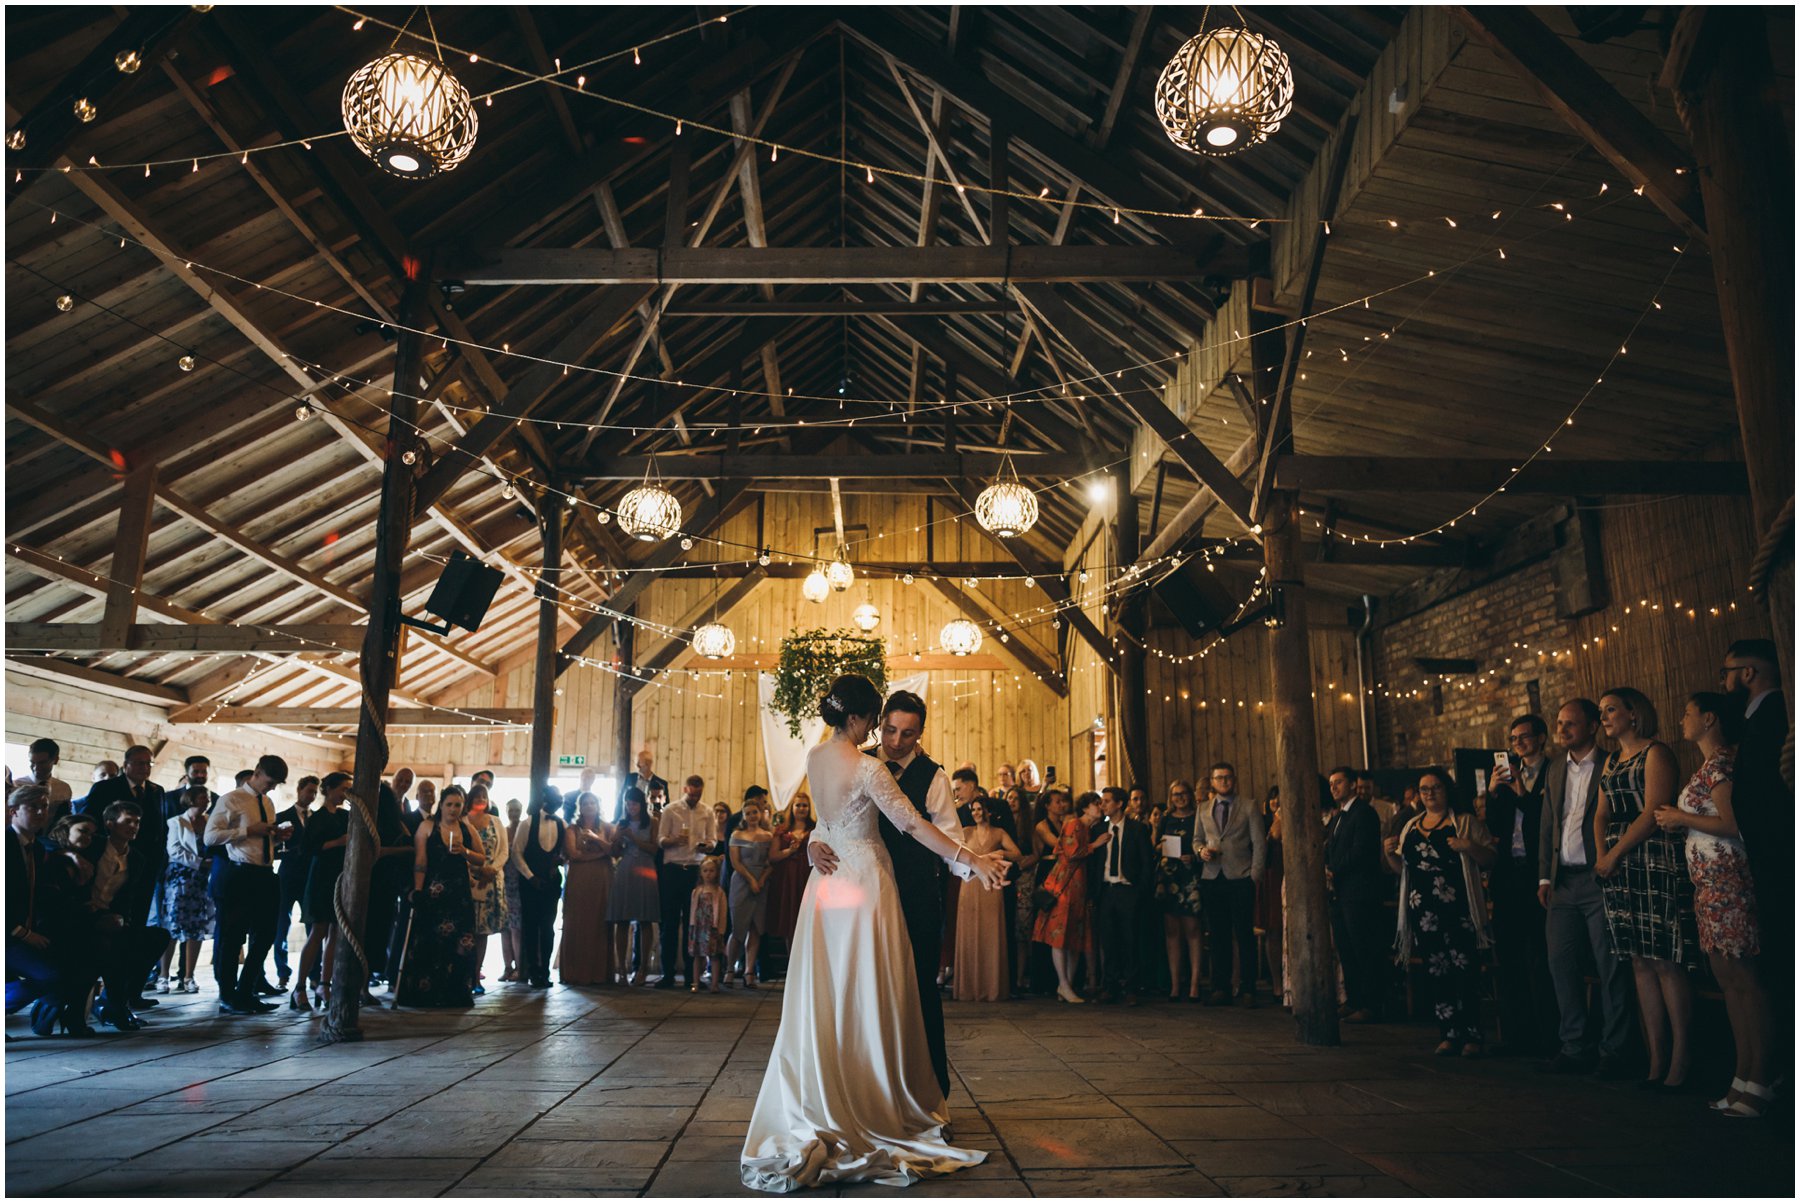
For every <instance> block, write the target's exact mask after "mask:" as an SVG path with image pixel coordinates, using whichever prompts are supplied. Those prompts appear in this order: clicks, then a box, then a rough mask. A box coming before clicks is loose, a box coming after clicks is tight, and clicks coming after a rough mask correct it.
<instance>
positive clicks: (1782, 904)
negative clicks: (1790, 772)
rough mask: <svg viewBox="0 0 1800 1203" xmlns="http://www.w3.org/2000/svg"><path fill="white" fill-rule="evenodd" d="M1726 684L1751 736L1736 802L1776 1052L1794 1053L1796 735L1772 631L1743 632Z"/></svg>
mask: <svg viewBox="0 0 1800 1203" xmlns="http://www.w3.org/2000/svg"><path fill="white" fill-rule="evenodd" d="M1719 687H1720V688H1721V689H1723V690H1724V691H1725V692H1726V693H1729V694H1731V695H1732V696H1733V697H1735V698H1737V699H1738V701H1739V702H1741V703H1743V706H1744V737H1743V739H1741V740H1739V741H1738V749H1737V758H1736V760H1735V761H1733V763H1732V773H1731V786H1732V799H1731V800H1732V810H1733V812H1734V813H1735V815H1736V817H1737V823H1738V830H1739V831H1741V832H1742V833H1743V838H1744V855H1745V856H1746V857H1748V858H1749V862H1750V876H1751V877H1752V878H1753V879H1754V880H1755V881H1756V898H1757V902H1758V907H1757V919H1758V922H1759V923H1760V925H1761V927H1762V956H1761V958H1760V960H1759V966H1760V968H1761V969H1762V974H1763V980H1764V981H1766V982H1768V983H1771V985H1775V984H1777V983H1779V986H1777V987H1776V988H1775V989H1774V990H1773V992H1772V993H1771V995H1770V998H1769V1003H1770V1005H1771V1006H1772V1007H1773V1008H1774V1014H1775V1039H1776V1048H1775V1049H1774V1059H1775V1061H1776V1062H1778V1063H1787V1062H1789V1061H1791V1060H1792V1059H1793V1055H1792V1050H1793V1033H1794V992H1793V991H1792V990H1790V989H1787V988H1786V983H1788V982H1791V981H1793V980H1794V787H1793V786H1792V785H1790V784H1789V783H1788V781H1787V778H1786V777H1784V776H1783V775H1782V768H1781V763H1782V757H1783V748H1784V747H1785V746H1786V744H1787V738H1788V704H1787V698H1786V697H1785V696H1784V695H1783V693H1782V690H1781V665H1780V662H1779V657H1778V655H1777V653H1776V649H1775V644H1774V642H1773V641H1771V640H1768V639H1740V640H1738V641H1737V642H1736V643H1733V644H1732V645H1731V647H1730V649H1729V650H1727V651H1726V653H1725V663H1724V666H1723V669H1722V671H1721V672H1720V673H1719Z"/></svg>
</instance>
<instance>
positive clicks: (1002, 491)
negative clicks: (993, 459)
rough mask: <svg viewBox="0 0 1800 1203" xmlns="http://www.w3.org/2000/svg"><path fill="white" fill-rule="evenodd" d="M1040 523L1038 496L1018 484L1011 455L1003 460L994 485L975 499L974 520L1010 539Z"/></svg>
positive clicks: (992, 531)
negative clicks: (1038, 521)
mask: <svg viewBox="0 0 1800 1203" xmlns="http://www.w3.org/2000/svg"><path fill="white" fill-rule="evenodd" d="M1037 520H1038V500H1037V494H1036V493H1034V492H1032V491H1031V490H1030V489H1028V488H1026V487H1025V486H1024V485H1022V484H1020V483H1019V474H1018V473H1017V472H1016V471H1014V470H1013V466H1012V457H1011V456H1010V455H1009V456H1007V457H1005V458H1004V459H1002V460H1001V461H1000V473H999V475H998V476H996V477H995V478H994V483H993V484H991V485H989V486H988V487H987V488H985V489H983V490H982V491H981V496H979V497H977V498H976V499H975V521H977V522H979V523H981V527H982V529H983V530H986V531H989V532H991V533H993V534H995V535H998V536H999V537H1000V538H1002V539H1011V538H1013V537H1015V536H1017V535H1022V534H1024V533H1025V532H1026V531H1028V530H1030V529H1031V528H1032V526H1033V525H1034V524H1036V522H1037Z"/></svg>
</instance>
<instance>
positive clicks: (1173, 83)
mask: <svg viewBox="0 0 1800 1203" xmlns="http://www.w3.org/2000/svg"><path fill="white" fill-rule="evenodd" d="M1293 109H1294V72H1293V68H1292V67H1290V66H1289V65H1288V58H1287V55H1286V54H1284V53H1283V52H1282V50H1281V47H1279V46H1277V45H1276V44H1275V43H1274V42H1273V41H1271V40H1270V39H1268V38H1265V37H1264V36H1262V35H1261V34H1259V33H1253V32H1252V31H1250V30H1248V29H1242V28H1219V29H1203V30H1202V31H1201V32H1200V33H1199V34H1197V35H1195V36H1194V37H1192V38H1190V39H1188V41H1187V42H1186V44H1184V45H1183V46H1182V47H1181V49H1180V50H1177V51H1176V52H1175V57H1174V58H1172V59H1170V60H1169V64H1168V66H1166V67H1164V68H1163V72H1162V76H1161V77H1160V78H1159V79H1158V80H1157V81H1156V115H1157V117H1158V118H1159V119H1160V120H1161V121H1162V124H1163V129H1164V131H1165V132H1167V133H1168V135H1169V140H1170V141H1172V142H1174V143H1175V145H1177V146H1179V147H1181V148H1182V149H1183V150H1188V151H1192V152H1193V153H1194V154H1197V155H1211V156H1214V157H1222V156H1225V155H1234V154H1237V153H1238V152H1239V151H1241V150H1246V149H1248V148H1249V147H1252V146H1255V145H1257V144H1258V143H1261V142H1266V141H1267V140H1268V138H1269V135H1270V134H1273V133H1274V132H1275V131H1276V130H1278V129H1280V128H1281V123H1282V122H1283V121H1284V120H1286V119H1287V116H1288V114H1289V113H1291V112H1293Z"/></svg>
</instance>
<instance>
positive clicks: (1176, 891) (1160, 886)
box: [1150, 781, 1202, 1003]
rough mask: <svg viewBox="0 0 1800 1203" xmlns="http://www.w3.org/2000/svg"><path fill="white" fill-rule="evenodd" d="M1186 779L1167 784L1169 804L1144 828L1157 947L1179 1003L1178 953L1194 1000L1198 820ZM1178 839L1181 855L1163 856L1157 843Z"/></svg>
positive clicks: (1197, 992)
mask: <svg viewBox="0 0 1800 1203" xmlns="http://www.w3.org/2000/svg"><path fill="white" fill-rule="evenodd" d="M1199 814H1200V812H1199V810H1198V809H1197V808H1196V807H1195V805H1194V787H1193V784H1192V783H1191V782H1187V781H1171V782H1170V783H1169V806H1168V809H1167V810H1165V811H1164V812H1163V813H1162V814H1161V816H1160V817H1158V818H1157V820H1156V822H1155V823H1154V825H1153V826H1152V827H1151V829H1150V842H1151V843H1152V844H1154V845H1155V846H1156V853H1157V861H1156V904H1157V908H1158V909H1159V910H1161V911H1162V917H1163V948H1164V950H1165V951H1166V952H1167V953H1168V957H1169V1001H1170V1002H1180V1001H1181V952H1182V949H1183V948H1184V947H1185V948H1186V949H1187V955H1188V972H1189V975H1190V976H1189V978H1188V995H1187V997H1188V1001H1189V1002H1192V1003H1197V1002H1199V1001H1200V915H1201V911H1202V908H1201V905H1200V873H1199V870H1198V869H1197V867H1196V866H1195V864H1194V827H1195V824H1196V822H1197V821H1198V818H1199ZM1170 836H1174V837H1176V838H1177V839H1179V840H1180V841H1181V855H1180V856H1178V857H1175V856H1164V855H1163V841H1164V840H1166V839H1168V838H1169V837H1170Z"/></svg>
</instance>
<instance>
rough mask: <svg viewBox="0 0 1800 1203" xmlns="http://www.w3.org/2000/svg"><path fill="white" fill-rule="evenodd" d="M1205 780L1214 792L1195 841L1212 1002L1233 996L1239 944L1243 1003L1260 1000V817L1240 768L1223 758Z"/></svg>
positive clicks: (1262, 852) (1262, 838) (1239, 996)
mask: <svg viewBox="0 0 1800 1203" xmlns="http://www.w3.org/2000/svg"><path fill="white" fill-rule="evenodd" d="M1207 781H1208V783H1209V784H1211V786H1212V797H1211V799H1210V800H1209V801H1208V802H1207V804H1206V805H1205V806H1202V807H1201V808H1200V829H1201V832H1202V834H1203V837H1204V838H1203V839H1201V840H1197V841H1196V843H1198V844H1199V845H1200V846H1199V849H1198V851H1199V855H1200V860H1201V862H1202V863H1201V866H1200V904H1201V905H1202V906H1203V907H1205V908H1206V940H1207V944H1208V945H1209V947H1210V949H1211V953H1212V992H1211V993H1210V994H1208V995H1207V996H1206V1002H1207V1005H1208V1006H1223V1005H1224V1004H1225V1003H1227V1002H1229V1001H1231V967H1232V960H1231V950H1232V945H1233V944H1235V945H1236V946H1237V969H1238V993H1237V1003H1238V1005H1239V1006H1241V1007H1254V1006H1255V1005H1256V886H1257V883H1258V882H1260V881H1262V875H1263V864H1264V861H1265V859H1266V857H1267V851H1266V845H1265V840H1266V838H1267V833H1266V832H1265V831H1264V830H1263V821H1262V816H1261V815H1260V814H1257V813H1256V808H1255V807H1254V806H1252V805H1250V804H1248V803H1247V802H1245V801H1244V800H1242V799H1241V798H1239V797H1238V796H1237V770H1236V769H1234V768H1232V767H1231V765H1229V764H1227V763H1225V762H1224V761H1220V762H1219V763H1218V764H1215V765H1213V766H1212V769H1211V770H1210V772H1209V773H1208V776H1207Z"/></svg>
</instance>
